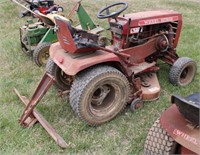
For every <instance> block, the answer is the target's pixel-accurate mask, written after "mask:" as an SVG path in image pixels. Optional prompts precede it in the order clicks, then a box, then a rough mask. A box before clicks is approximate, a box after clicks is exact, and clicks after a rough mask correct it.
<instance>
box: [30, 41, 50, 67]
mask: <svg viewBox="0 0 200 155" xmlns="http://www.w3.org/2000/svg"><path fill="white" fill-rule="evenodd" d="M50 46H51V43H50V42H44V43H40V44H38V45H37V47H36V48H35V50H34V52H33V61H34V62H35V63H36V64H37V65H38V66H42V65H45V64H46V63H47V60H48V58H49V48H50Z"/></svg>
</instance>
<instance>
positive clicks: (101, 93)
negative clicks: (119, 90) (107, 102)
mask: <svg viewBox="0 0 200 155" xmlns="http://www.w3.org/2000/svg"><path fill="white" fill-rule="evenodd" d="M109 92H110V87H109V86H106V85H103V86H100V87H99V88H98V89H97V90H96V91H95V92H94V96H93V97H92V104H94V105H98V106H100V105H102V103H103V101H104V99H105V98H106V97H107V96H108V94H109Z"/></svg>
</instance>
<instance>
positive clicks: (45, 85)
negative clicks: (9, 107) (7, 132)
mask: <svg viewBox="0 0 200 155" xmlns="http://www.w3.org/2000/svg"><path fill="white" fill-rule="evenodd" d="M53 83H54V77H53V76H51V75H50V74H48V73H45V74H44V76H43V78H42V80H41V81H40V83H39V85H38V87H37V88H36V90H35V92H34V94H33V96H32V98H31V100H29V99H27V98H26V97H25V96H21V95H20V94H19V92H18V91H17V89H16V88H14V92H15V93H16V94H17V96H18V97H19V99H20V100H21V101H22V102H23V103H24V104H25V106H26V108H25V110H24V111H23V113H22V115H21V117H20V119H19V123H20V125H22V126H24V127H28V128H30V127H31V126H33V125H34V124H35V123H36V122H39V123H40V124H41V125H42V127H43V128H44V129H45V130H46V131H47V132H48V134H49V135H50V136H51V137H52V138H53V139H54V141H55V142H56V144H58V145H59V146H60V147H61V148H66V147H67V146H68V145H67V143H66V142H65V140H64V139H63V138H62V137H61V136H60V135H59V134H58V133H57V132H56V130H55V129H54V128H53V127H52V126H51V125H50V124H49V123H48V122H47V120H45V118H44V117H43V116H42V115H41V114H40V113H39V112H38V111H37V110H36V109H35V107H36V105H37V104H38V103H39V101H40V100H41V99H42V97H43V96H44V95H45V94H46V92H47V91H48V89H49V88H50V87H51V86H52V84H53Z"/></svg>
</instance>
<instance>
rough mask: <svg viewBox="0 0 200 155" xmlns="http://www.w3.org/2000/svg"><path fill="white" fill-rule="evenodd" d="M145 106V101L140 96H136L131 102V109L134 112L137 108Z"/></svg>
mask: <svg viewBox="0 0 200 155" xmlns="http://www.w3.org/2000/svg"><path fill="white" fill-rule="evenodd" d="M143 106H144V102H143V101H142V99H140V98H136V99H135V100H133V101H132V102H131V105H130V110H131V111H132V112H134V111H135V110H137V109H139V108H142V107H143Z"/></svg>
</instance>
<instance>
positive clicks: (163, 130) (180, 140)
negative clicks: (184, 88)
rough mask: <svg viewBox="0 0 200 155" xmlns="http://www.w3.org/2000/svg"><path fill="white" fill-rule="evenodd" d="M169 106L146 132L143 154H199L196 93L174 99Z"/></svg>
mask: <svg viewBox="0 0 200 155" xmlns="http://www.w3.org/2000/svg"><path fill="white" fill-rule="evenodd" d="M171 102H172V103H174V104H173V105H172V106H171V107H169V108H168V109H167V110H166V111H164V112H163V114H162V115H161V117H160V119H158V120H157V121H156V122H155V123H154V125H153V126H152V127H151V129H150V130H149V133H148V136H147V139H146V142H145V146H144V154H146V155H163V154H166V155H167V154H200V139H199V136H200V129H199V111H200V93H194V94H192V95H190V96H188V97H186V98H183V97H181V96H177V95H174V96H172V98H171Z"/></svg>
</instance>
